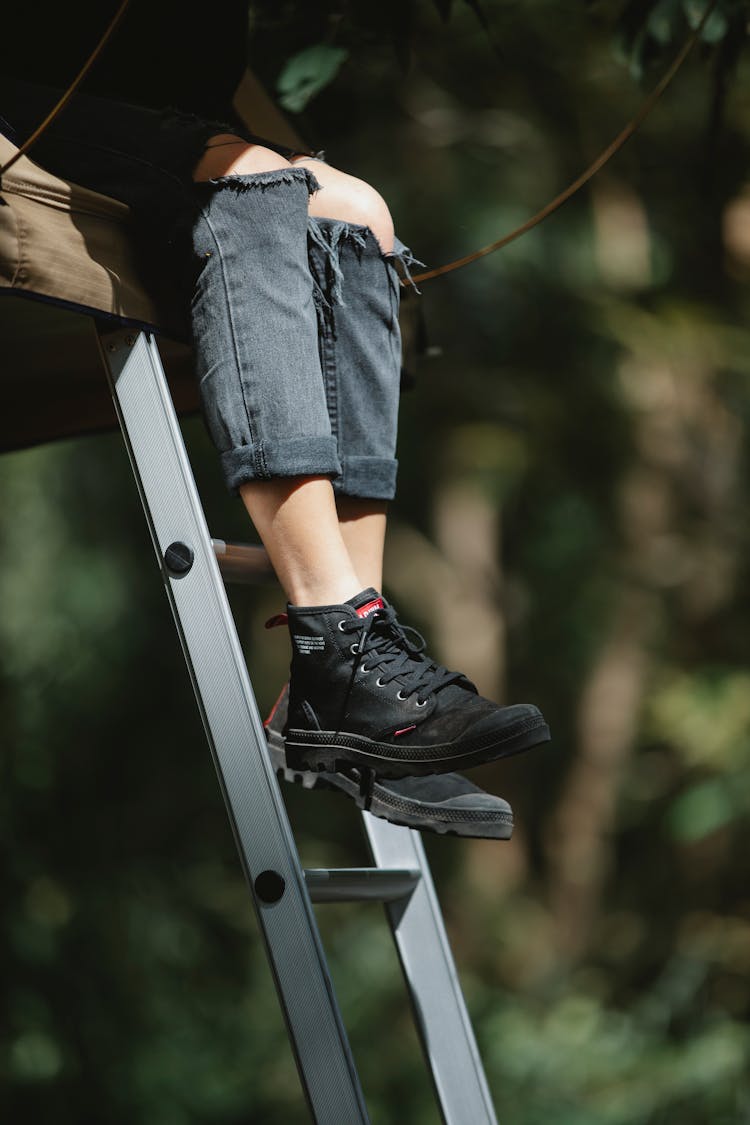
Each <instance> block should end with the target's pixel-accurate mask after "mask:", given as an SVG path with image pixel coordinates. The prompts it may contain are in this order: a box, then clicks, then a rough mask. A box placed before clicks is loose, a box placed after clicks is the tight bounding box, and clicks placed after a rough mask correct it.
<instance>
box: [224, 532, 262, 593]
mask: <svg viewBox="0 0 750 1125" xmlns="http://www.w3.org/2000/svg"><path fill="white" fill-rule="evenodd" d="M211 544H212V546H213V549H214V554H215V555H216V561H217V562H218V564H219V570H220V571H221V574H222V577H223V578H224V579H225V581H227V582H234V583H236V584H238V585H247V586H249V585H252V584H253V583H255V582H261V581H262V580H263V579H264V578H268V577H270V576H271V575H273V573H274V571H273V567H272V566H271V560H270V559H269V557H268V555H267V554H266V549H265V547H257V546H254V545H253V544H252V543H227V542H226V541H225V540H224V539H212V540H211Z"/></svg>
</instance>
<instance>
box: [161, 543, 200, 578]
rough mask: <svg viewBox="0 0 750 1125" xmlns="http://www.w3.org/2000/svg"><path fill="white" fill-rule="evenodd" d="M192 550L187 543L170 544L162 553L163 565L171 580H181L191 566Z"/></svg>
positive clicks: (193, 556)
mask: <svg viewBox="0 0 750 1125" xmlns="http://www.w3.org/2000/svg"><path fill="white" fill-rule="evenodd" d="M194 558H195V555H194V554H193V548H192V547H188V545H187V543H170V544H169V546H168V547H167V549H166V551H165V552H164V565H165V566H166V568H167V570H168V571H169V573H170V574H171V575H172V577H173V578H182V577H183V575H185V574H187V572H188V571H189V570H190V567H191V566H192V565H193V559H194Z"/></svg>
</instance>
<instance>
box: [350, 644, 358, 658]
mask: <svg viewBox="0 0 750 1125" xmlns="http://www.w3.org/2000/svg"><path fill="white" fill-rule="evenodd" d="M349 652H350V653H351V654H352V656H356V655H357V653H358V652H359V645H358V644H357V642H356V641H355V642H354V644H351V645H349Z"/></svg>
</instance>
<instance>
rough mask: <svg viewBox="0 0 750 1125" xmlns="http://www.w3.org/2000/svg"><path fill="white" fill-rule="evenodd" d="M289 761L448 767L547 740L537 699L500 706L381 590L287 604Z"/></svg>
mask: <svg viewBox="0 0 750 1125" xmlns="http://www.w3.org/2000/svg"><path fill="white" fill-rule="evenodd" d="M281 620H286V621H287V623H288V626H289V632H290V635H291V640H292V662H291V674H290V689H289V719H288V727H287V735H286V757H287V765H288V766H289V768H290V769H292V770H327V771H328V772H333V773H335V772H337V771H339V770H341V769H342V768H346V767H348V766H358V767H360V768H361V769H362V770H370V771H372V772H373V773H374V774H375V775H376V776H378V777H411V776H424V775H426V774H435V773H450V772H452V771H453V770H456V769H461V770H463V769H468V768H469V767H471V766H476V765H480V764H481V763H483V762H491V761H494V760H495V759H497V758H502V757H505V756H506V755H509V754H517V753H520V751H522V750H527V749H529V747H531V746H535V745H537V744H538V743H540V742H546V741H548V740H549V729H548V727H547V724H546V723H545V721H544V718H543V717H542V714H541V712H540V711H539V709H538V708H537V707H534V706H533V705H532V704H518V705H516V706H512V707H500V706H499V705H498V704H497V703H492V702H491V701H490V700H489V699H484V698H483V697H482V696H481V695H479V694H478V693H477V689H476V688H475V686H474V684H472V683H471V682H470V681H469V680H467V679H466V677H465V676H463V675H462V674H461V673H460V672H450V671H449V670H448V669H447V668H443V667H442V666H441V665H439V664H436V663H435V662H434V661H432V660H430V659H429V658H428V657H427V656H425V654H424V647H425V644H424V640H423V638H422V637H421V636H420V635H419V633H417V632H416V630H414V629H411V628H408V627H404V626H403V625H401V624H400V623H399V621H398V619H397V617H396V613H395V610H394V609H393V607H392V606H390V605H388V603H387V602H386V601H385V599H384V598H382V597H381V596H380V595H379V594H378V593H377V592H376V591H375V590H373V589H368V590H364V591H363V592H362V593H361V594H359V595H357V597H355V598H352V599H351V600H350V601H348V602H345V603H344V604H343V605H338V606H330V605H329V606H310V607H302V606H293V605H290V606H288V613H287V614H286V615H281V617H280V618H272V619H271V621H270V622H269V623H268V624H269V625H272V624H277V623H280V622H281Z"/></svg>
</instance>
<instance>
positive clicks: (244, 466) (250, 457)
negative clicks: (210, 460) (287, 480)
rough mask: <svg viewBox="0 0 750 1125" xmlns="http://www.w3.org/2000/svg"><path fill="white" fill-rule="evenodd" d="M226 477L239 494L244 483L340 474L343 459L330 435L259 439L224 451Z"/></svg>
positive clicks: (223, 465)
mask: <svg viewBox="0 0 750 1125" xmlns="http://www.w3.org/2000/svg"><path fill="white" fill-rule="evenodd" d="M221 468H222V472H223V474H224V481H225V483H226V486H227V488H228V489H229V491H230V492H232V493H234V494H236V493H237V492H238V491H239V487H240V485H242V484H248V483H249V482H250V481H256V480H271V479H272V478H276V477H338V476H340V475H341V462H340V461H339V455H338V452H337V449H336V439H335V438H334V437H332V436H330V435H321V434H318V435H316V436H314V437H299V438H290V439H288V440H286V441H257V442H254V443H253V444H252V445H240V446H237V447H236V448H234V449H228V450H226V452H225V453H222V454H221Z"/></svg>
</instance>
